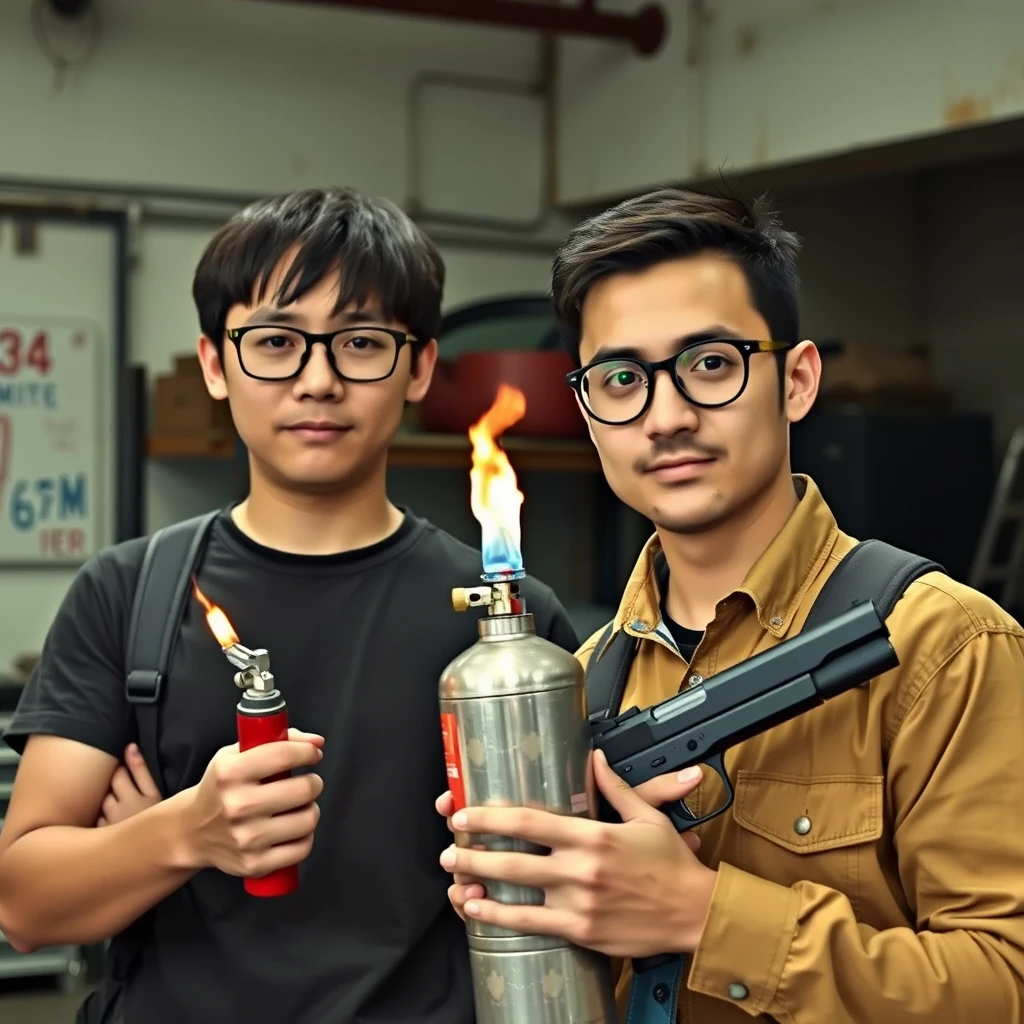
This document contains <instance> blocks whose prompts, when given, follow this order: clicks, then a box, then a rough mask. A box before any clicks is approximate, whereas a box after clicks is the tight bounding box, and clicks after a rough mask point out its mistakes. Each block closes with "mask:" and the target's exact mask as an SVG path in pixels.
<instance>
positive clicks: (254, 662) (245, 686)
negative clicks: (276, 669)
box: [223, 643, 274, 691]
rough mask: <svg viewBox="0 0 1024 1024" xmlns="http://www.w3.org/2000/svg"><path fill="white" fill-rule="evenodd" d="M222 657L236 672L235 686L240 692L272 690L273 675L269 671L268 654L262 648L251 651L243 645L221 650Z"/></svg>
mask: <svg viewBox="0 0 1024 1024" xmlns="http://www.w3.org/2000/svg"><path fill="white" fill-rule="evenodd" d="M223 651H224V655H225V657H226V658H227V659H228V661H230V662H231V664H232V665H234V666H235V668H237V669H238V672H236V673H235V685H236V686H237V687H238V688H239V689H240V690H260V691H269V690H272V689H274V674H273V673H272V672H271V671H270V652H269V651H267V650H265V649H264V648H262V647H257V648H256V649H255V650H252V649H250V648H248V647H246V646H245V645H244V644H237V643H236V644H232V645H231V646H230V647H225V648H223Z"/></svg>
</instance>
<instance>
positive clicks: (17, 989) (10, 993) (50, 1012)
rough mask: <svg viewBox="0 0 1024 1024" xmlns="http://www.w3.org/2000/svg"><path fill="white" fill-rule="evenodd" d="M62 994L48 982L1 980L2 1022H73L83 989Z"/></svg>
mask: <svg viewBox="0 0 1024 1024" xmlns="http://www.w3.org/2000/svg"><path fill="white" fill-rule="evenodd" d="M87 991H88V990H86V991H85V992H82V993H80V994H78V995H74V996H62V995H60V993H59V992H57V991H56V989H55V987H54V986H53V985H52V984H50V983H49V982H47V981H45V980H43V981H37V982H31V983H30V982H17V983H15V982H3V983H0V1021H3V1024H73V1021H74V1019H75V1013H76V1012H77V1011H78V1007H79V1006H81V1005H82V1002H83V1001H84V999H85V996H86V993H87Z"/></svg>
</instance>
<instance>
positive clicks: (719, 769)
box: [664, 754, 736, 833]
mask: <svg viewBox="0 0 1024 1024" xmlns="http://www.w3.org/2000/svg"><path fill="white" fill-rule="evenodd" d="M706 763H707V764H708V765H709V766H710V767H711V768H714V770H715V772H716V773H717V774H718V777H719V778H720V779H721V780H722V785H724V786H725V800H723V801H722V805H721V807H716V808H715V809H714V810H713V811H712V812H711V813H710V814H705V815H704V816H703V817H702V818H697V817H695V816H694V814H693V812H692V811H691V810H690V808H689V807H687V806H686V801H685V800H677V801H676V802H675V803H674V804H669V806H668V807H667V808H665V809H664V810H665V813H666V814H667V815H668V817H669V820H670V821H671V822H672V824H673V825H675V827H676V831H677V832H679V833H683V832H689V831H690V829H693V828H696V827H697V826H698V825H703V824H704V823H705V822H706V821H711V819H712V818H717V817H718V816H719V815H720V814H724V813H725V812H726V811H727V810H729V808H730V807H732V805H733V801H734V800H735V799H736V790H735V789H733V785H732V781H731V780H730V778H729V773H728V772H727V771H726V770H725V755H724V754H716V755H715V756H714V757H712V758H709V759H708V761H707V762H706ZM680 809H681V810H680Z"/></svg>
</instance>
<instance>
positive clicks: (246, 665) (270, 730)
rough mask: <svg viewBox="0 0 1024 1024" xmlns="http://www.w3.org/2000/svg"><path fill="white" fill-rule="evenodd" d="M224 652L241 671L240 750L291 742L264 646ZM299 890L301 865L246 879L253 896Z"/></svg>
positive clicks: (280, 776) (238, 675) (282, 776)
mask: <svg viewBox="0 0 1024 1024" xmlns="http://www.w3.org/2000/svg"><path fill="white" fill-rule="evenodd" d="M223 650H224V654H225V655H226V656H227V659H228V661H230V662H231V664H232V665H234V666H235V668H237V669H238V671H237V672H236V673H235V685H236V686H237V687H238V688H239V689H240V690H242V691H244V692H243V693H242V699H241V700H240V701H239V702H238V706H237V707H236V709H235V721H236V723H237V725H238V748H239V750H243V751H244V750H251V749H252V748H253V747H260V746H262V745H263V744H264V743H278V742H280V741H281V740H286V739H288V705H287V704H286V703H285V700H284V697H283V696H282V695H281V691H280V690H279V689H278V688H277V686H276V685H275V684H274V674H273V673H272V672H271V671H270V654H269V653H268V652H267V651H266V650H264V649H263V648H262V647H260V648H257V649H256V650H250V649H249V648H248V647H244V646H243V645H242V644H240V643H234V644H232V645H231V646H230V647H225V648H223ZM290 775H291V772H281V773H280V774H278V775H273V776H271V777H270V778H269V779H264V780H263V781H264V782H275V781H276V780H278V779H287V778H288V777H289V776H290ZM298 887H299V866H298V864H292V865H291V866H290V867H286V868H279V869H278V870H277V871H271V872H270V874H269V875H261V876H260V877H259V878H246V879H245V891H246V892H247V893H248V894H249V895H250V896H287V895H288V894H289V893H291V892H294V891H295V890H296V889H297V888H298Z"/></svg>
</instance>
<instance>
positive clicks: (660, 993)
mask: <svg viewBox="0 0 1024 1024" xmlns="http://www.w3.org/2000/svg"><path fill="white" fill-rule="evenodd" d="M653 995H654V1001H655V1002H656V1003H663V1002H665V1000H666V999H668V996H669V991H668V985H665V984H658V985H655V986H654V992H653Z"/></svg>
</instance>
